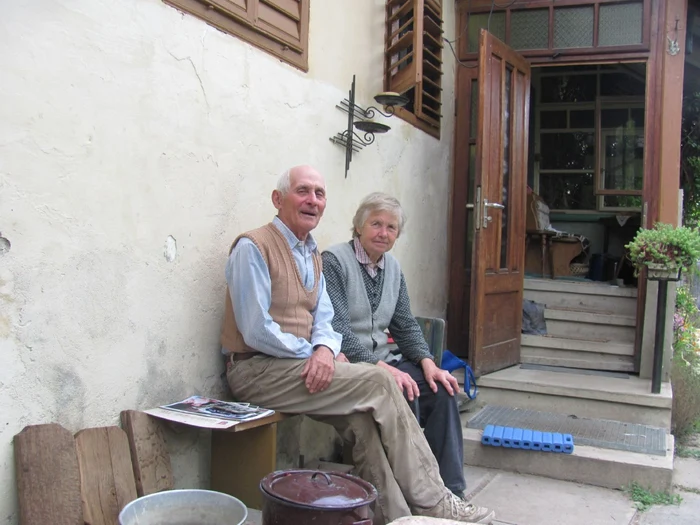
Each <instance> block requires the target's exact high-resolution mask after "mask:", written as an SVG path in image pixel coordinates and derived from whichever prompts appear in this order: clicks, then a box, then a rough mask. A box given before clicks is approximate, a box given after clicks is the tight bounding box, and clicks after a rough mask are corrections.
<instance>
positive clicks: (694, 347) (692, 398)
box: [671, 286, 700, 440]
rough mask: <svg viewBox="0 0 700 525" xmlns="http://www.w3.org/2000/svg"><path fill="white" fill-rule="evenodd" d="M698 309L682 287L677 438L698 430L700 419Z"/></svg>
mask: <svg viewBox="0 0 700 525" xmlns="http://www.w3.org/2000/svg"><path fill="white" fill-rule="evenodd" d="M698 316H699V312H698V308H697V306H696V305H695V300H694V299H693V297H692V295H691V294H690V292H689V291H688V288H687V287H686V286H679V287H678V293H677V294H676V313H675V315H674V322H673V327H674V333H673V335H674V341H673V362H672V368H671V383H672V385H673V413H672V427H673V434H674V435H675V436H676V438H677V439H679V440H680V439H682V438H683V437H684V436H686V435H688V434H689V433H692V432H694V431H695V430H696V427H695V425H696V424H697V422H698V420H700V341H699V340H698V337H699V336H700V332H699V331H698V328H696V327H697V326H698V324H697V323H698Z"/></svg>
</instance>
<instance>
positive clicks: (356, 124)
mask: <svg viewBox="0 0 700 525" xmlns="http://www.w3.org/2000/svg"><path fill="white" fill-rule="evenodd" d="M374 100H376V101H377V103H378V104H381V105H382V106H385V108H386V113H384V112H383V111H382V110H380V109H379V108H376V107H374V106H368V107H367V108H363V107H362V106H358V105H357V104H355V75H353V76H352V84H351V85H350V91H349V93H348V98H346V99H343V100H341V101H340V104H337V105H336V106H335V107H337V108H338V109H340V110H341V111H344V112H346V113H347V114H348V127H347V129H346V130H344V131H343V132H341V133H336V134H335V136H333V137H330V140H331V142H332V143H333V144H339V145H341V146H343V147H344V148H345V178H346V179H347V178H348V170H349V169H350V163H351V162H352V154H353V153H357V152H359V151H361V150H362V148H364V147H365V146H369V145H370V144H372V143H373V142H374V136H375V135H376V134H378V133H386V132H387V131H389V130H390V129H391V128H390V127H389V126H387V125H386V124H381V123H379V122H374V121H373V120H372V119H373V118H374V116H375V115H376V114H377V113H379V114H380V115H382V116H384V117H387V118H389V117H392V116H393V115H394V112H395V108H396V107H402V106H405V105H406V104H407V103H408V98H406V97H404V96H403V95H399V94H398V93H379V94H378V95H376V96H375V97H374ZM356 129H357V130H358V131H361V132H363V133H364V135H363V136H360V135H358V134H357V133H356V132H355V130H356Z"/></svg>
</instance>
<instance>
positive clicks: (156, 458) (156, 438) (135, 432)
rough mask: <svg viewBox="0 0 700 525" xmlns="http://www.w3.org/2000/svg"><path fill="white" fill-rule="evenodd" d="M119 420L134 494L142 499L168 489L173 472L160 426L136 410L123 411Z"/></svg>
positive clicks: (170, 486) (171, 481) (171, 484)
mask: <svg viewBox="0 0 700 525" xmlns="http://www.w3.org/2000/svg"><path fill="white" fill-rule="evenodd" d="M121 420H122V427H123V428H124V431H125V432H126V435H127V437H128V439H129V448H130V449H131V463H132V465H133V468H134V478H135V480H136V493H137V494H138V495H139V496H146V495H148V494H153V493H155V492H160V491H163V490H170V489H172V488H173V486H174V483H173V470H172V466H171V464H170V454H169V453H168V450H167V448H166V444H165V436H164V434H163V427H162V426H161V424H160V423H159V422H158V420H157V419H156V418H154V417H151V416H149V415H148V414H146V413H145V412H139V411H137V410H124V411H123V412H122V413H121Z"/></svg>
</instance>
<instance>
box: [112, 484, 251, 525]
mask: <svg viewBox="0 0 700 525" xmlns="http://www.w3.org/2000/svg"><path fill="white" fill-rule="evenodd" d="M247 517H248V509H247V508H246V506H245V505H244V504H243V503H241V501H240V500H238V499H236V498H234V497H233V496H229V495H228V494H223V493H221V492H214V491H212V490H195V489H187V490H168V491H165V492H159V493H157V494H150V495H148V496H143V497H141V498H138V499H135V500H134V501H132V502H131V503H129V504H128V505H127V506H126V507H124V508H123V509H122V511H121V512H120V513H119V524H120V525H242V523H243V522H244V521H245V520H246V518H247Z"/></svg>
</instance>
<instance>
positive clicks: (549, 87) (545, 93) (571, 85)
mask: <svg viewBox="0 0 700 525" xmlns="http://www.w3.org/2000/svg"><path fill="white" fill-rule="evenodd" d="M596 84H597V82H596V76H595V75H561V76H555V77H549V76H543V77H542V79H541V81H540V86H541V91H542V94H541V95H540V97H541V102H542V103H545V104H546V103H549V102H593V101H594V100H595V96H596V89H597V88H596Z"/></svg>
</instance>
